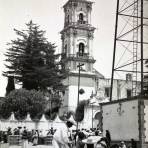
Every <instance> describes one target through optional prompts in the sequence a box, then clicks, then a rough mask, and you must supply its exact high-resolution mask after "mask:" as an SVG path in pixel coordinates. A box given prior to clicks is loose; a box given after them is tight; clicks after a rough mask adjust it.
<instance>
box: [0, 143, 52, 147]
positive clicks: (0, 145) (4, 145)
mask: <svg viewBox="0 0 148 148" xmlns="http://www.w3.org/2000/svg"><path fill="white" fill-rule="evenodd" d="M0 148H52V145H37V146H32V144H31V143H30V144H28V145H27V146H25V147H23V146H16V145H14V146H8V145H7V144H0Z"/></svg>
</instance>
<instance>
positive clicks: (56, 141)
mask: <svg viewBox="0 0 148 148" xmlns="http://www.w3.org/2000/svg"><path fill="white" fill-rule="evenodd" d="M73 125H74V123H73V122H71V121H67V122H66V124H65V125H63V127H60V128H58V129H57V130H56V132H55V133H54V135H53V141H52V144H53V148H70V147H71V143H72V141H71V139H70V135H69V133H70V132H69V128H70V127H72V126H73Z"/></svg>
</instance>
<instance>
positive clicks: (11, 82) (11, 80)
mask: <svg viewBox="0 0 148 148" xmlns="http://www.w3.org/2000/svg"><path fill="white" fill-rule="evenodd" d="M14 89H15V85H14V77H13V76H9V77H8V84H7V87H6V96H7V95H8V94H9V93H10V92H11V91H12V90H14Z"/></svg>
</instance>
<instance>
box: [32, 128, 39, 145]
mask: <svg viewBox="0 0 148 148" xmlns="http://www.w3.org/2000/svg"><path fill="white" fill-rule="evenodd" d="M32 138H33V146H36V145H38V130H35V131H34V132H33V137H32Z"/></svg>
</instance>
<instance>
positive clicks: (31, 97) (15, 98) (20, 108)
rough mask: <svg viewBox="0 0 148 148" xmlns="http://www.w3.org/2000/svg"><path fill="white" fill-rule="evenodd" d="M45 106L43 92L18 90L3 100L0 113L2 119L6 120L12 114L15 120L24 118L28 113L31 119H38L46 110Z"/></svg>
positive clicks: (45, 101)
mask: <svg viewBox="0 0 148 148" xmlns="http://www.w3.org/2000/svg"><path fill="white" fill-rule="evenodd" d="M46 104H47V100H46V99H45V96H44V94H43V92H40V91H36V90H30V91H29V90H26V89H18V90H13V91H11V92H10V93H9V94H8V95H7V96H6V97H5V98H3V101H2V104H1V108H0V112H1V116H2V117H3V118H8V117H9V116H10V115H11V113H12V112H14V115H15V117H16V118H17V119H23V118H25V117H26V115H27V113H30V115H31V117H32V118H33V119H36V118H37V119H39V118H40V117H41V115H42V114H43V113H44V112H45V110H46Z"/></svg>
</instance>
